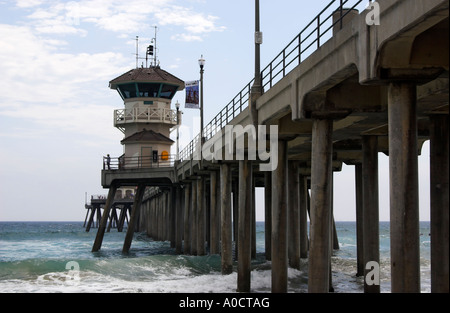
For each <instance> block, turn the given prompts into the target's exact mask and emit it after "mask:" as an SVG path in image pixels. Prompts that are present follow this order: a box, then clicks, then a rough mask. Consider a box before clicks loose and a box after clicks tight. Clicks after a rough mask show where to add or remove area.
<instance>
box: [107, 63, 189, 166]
mask: <svg viewBox="0 0 450 313" xmlns="http://www.w3.org/2000/svg"><path fill="white" fill-rule="evenodd" d="M184 86H185V85H184V82H183V81H182V80H180V79H179V78H177V77H175V76H174V75H172V74H170V73H168V72H167V71H165V70H163V69H161V68H160V67H159V65H157V66H153V65H151V66H150V67H140V68H135V69H132V70H130V71H128V72H126V73H125V74H123V75H120V76H119V77H117V78H115V79H113V80H112V81H111V82H110V83H109V87H110V88H111V89H114V90H117V91H118V93H119V95H120V96H121V97H122V99H123V101H124V108H123V109H119V110H115V111H114V126H115V127H117V128H118V129H119V130H120V131H121V132H122V133H123V134H124V139H123V140H122V141H121V143H122V145H124V154H123V155H122V156H121V157H120V158H119V159H118V160H117V164H114V162H113V164H111V165H112V166H118V167H119V169H122V168H149V167H160V166H164V165H166V166H167V165H168V164H170V163H169V162H170V161H171V158H170V148H171V146H172V144H173V143H174V141H173V140H171V139H170V130H171V128H173V127H174V126H176V125H178V123H179V118H180V116H179V115H180V114H177V113H178V112H177V110H176V109H172V108H171V102H172V99H173V97H174V95H175V93H176V92H177V91H181V90H183V89H184ZM172 161H173V160H172Z"/></svg>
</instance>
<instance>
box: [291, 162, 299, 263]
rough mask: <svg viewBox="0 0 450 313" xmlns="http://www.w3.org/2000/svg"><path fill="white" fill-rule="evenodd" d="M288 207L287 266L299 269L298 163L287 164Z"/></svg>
mask: <svg viewBox="0 0 450 313" xmlns="http://www.w3.org/2000/svg"><path fill="white" fill-rule="evenodd" d="M288 166H289V171H288V186H289V188H288V197H289V201H288V207H289V223H288V230H289V235H288V237H289V243H288V245H289V249H288V254H289V265H290V266H291V267H292V268H296V269H300V185H299V184H300V182H299V179H300V176H299V171H298V170H299V162H298V161H289V162H288Z"/></svg>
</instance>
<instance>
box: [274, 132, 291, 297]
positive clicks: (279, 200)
mask: <svg viewBox="0 0 450 313" xmlns="http://www.w3.org/2000/svg"><path fill="white" fill-rule="evenodd" d="M287 166H288V165H287V142H286V141H283V140H280V141H278V166H277V168H276V170H274V171H273V172H272V292H274V293H283V292H287V269H288V247H287V240H288V238H287V237H288V236H287V226H288V225H287V213H288V212H287V211H288V207H287V206H288V203H287V202H288V195H287V193H288V189H287V186H288V184H287V183H288V181H287V178H288V174H287Z"/></svg>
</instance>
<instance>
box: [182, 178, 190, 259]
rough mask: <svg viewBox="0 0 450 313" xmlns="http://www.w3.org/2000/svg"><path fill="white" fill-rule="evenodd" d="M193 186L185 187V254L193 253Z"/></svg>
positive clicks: (187, 185) (186, 185)
mask: <svg viewBox="0 0 450 313" xmlns="http://www.w3.org/2000/svg"><path fill="white" fill-rule="evenodd" d="M190 216H191V184H185V185H184V249H183V252H184V254H190V253H191V223H190Z"/></svg>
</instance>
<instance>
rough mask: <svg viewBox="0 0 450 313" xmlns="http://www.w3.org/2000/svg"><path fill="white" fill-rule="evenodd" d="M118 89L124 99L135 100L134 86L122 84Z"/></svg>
mask: <svg viewBox="0 0 450 313" xmlns="http://www.w3.org/2000/svg"><path fill="white" fill-rule="evenodd" d="M118 89H119V92H120V94H121V95H122V97H123V98H124V99H129V98H136V84H123V85H120V86H118Z"/></svg>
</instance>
